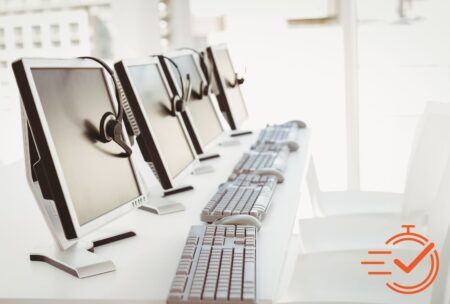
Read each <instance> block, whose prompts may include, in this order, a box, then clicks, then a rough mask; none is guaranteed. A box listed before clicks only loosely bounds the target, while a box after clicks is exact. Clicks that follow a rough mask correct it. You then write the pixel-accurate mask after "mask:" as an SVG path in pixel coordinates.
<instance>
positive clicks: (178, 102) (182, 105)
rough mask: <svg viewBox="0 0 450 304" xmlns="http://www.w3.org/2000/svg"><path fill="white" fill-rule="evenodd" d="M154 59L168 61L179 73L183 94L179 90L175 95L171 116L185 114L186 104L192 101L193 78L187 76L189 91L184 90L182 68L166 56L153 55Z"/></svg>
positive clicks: (172, 101) (172, 100)
mask: <svg viewBox="0 0 450 304" xmlns="http://www.w3.org/2000/svg"><path fill="white" fill-rule="evenodd" d="M152 56H153V57H159V58H161V59H162V60H167V61H168V62H170V64H172V65H173V66H174V67H175V70H176V71H177V74H178V78H179V79H180V86H181V94H180V92H178V91H177V90H175V91H176V92H174V93H173V96H172V98H171V100H170V105H171V114H172V116H176V112H184V111H185V110H186V103H187V102H188V101H189V100H190V99H191V94H192V82H191V76H190V75H189V74H186V80H187V90H186V91H185V89H184V81H183V76H182V74H181V71H180V68H179V67H178V65H177V64H176V63H175V61H173V59H172V58H170V57H167V56H164V55H152Z"/></svg>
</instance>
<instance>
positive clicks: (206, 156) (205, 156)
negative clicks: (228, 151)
mask: <svg viewBox="0 0 450 304" xmlns="http://www.w3.org/2000/svg"><path fill="white" fill-rule="evenodd" d="M218 157H220V154H218V153H202V154H199V155H198V160H199V161H201V162H202V161H205V160H210V159H214V158H218Z"/></svg>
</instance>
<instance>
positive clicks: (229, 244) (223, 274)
mask: <svg viewBox="0 0 450 304" xmlns="http://www.w3.org/2000/svg"><path fill="white" fill-rule="evenodd" d="M256 240H257V235H256V228H255V227H252V226H233V225H204V226H192V227H191V230H190V232H189V236H188V238H187V241H186V245H185V246H184V249H183V253H182V256H181V259H180V262H179V264H178V268H177V271H176V274H175V278H174V279H173V282H172V286H171V288H170V292H169V296H168V298H167V303H169V304H172V303H202V302H205V303H236V304H237V303H256Z"/></svg>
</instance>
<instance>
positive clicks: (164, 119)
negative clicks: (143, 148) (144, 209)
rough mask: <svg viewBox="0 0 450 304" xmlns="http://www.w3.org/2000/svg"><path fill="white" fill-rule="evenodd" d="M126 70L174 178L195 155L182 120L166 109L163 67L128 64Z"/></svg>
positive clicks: (167, 104) (168, 98)
mask: <svg viewBox="0 0 450 304" xmlns="http://www.w3.org/2000/svg"><path fill="white" fill-rule="evenodd" d="M128 71H129V75H130V78H131V79H130V80H131V81H132V83H133V86H134V88H135V90H136V92H135V93H136V94H137V95H138V96H139V100H140V102H141V105H142V107H143V108H144V110H145V114H146V116H147V121H148V123H149V124H150V127H151V130H152V132H153V133H152V135H153V136H154V137H155V138H156V144H157V145H158V148H159V150H160V151H159V153H160V154H161V158H162V159H163V160H164V163H165V165H166V167H167V170H168V171H169V172H168V173H169V175H170V176H171V177H172V178H174V177H176V176H177V175H178V174H179V173H180V172H181V171H183V169H185V168H186V167H187V166H188V165H189V164H191V163H192V162H193V161H194V160H195V155H194V152H193V151H192V150H191V147H190V144H189V139H188V138H187V134H186V133H185V132H184V130H183V126H182V124H181V120H180V119H179V118H178V117H174V116H172V115H171V114H170V112H168V111H167V110H168V109H170V96H169V92H168V89H167V87H166V85H165V83H164V78H163V74H162V70H161V69H159V68H158V65H157V64H145V65H133V66H130V67H128Z"/></svg>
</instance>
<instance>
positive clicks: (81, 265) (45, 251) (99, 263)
mask: <svg viewBox="0 0 450 304" xmlns="http://www.w3.org/2000/svg"><path fill="white" fill-rule="evenodd" d="M135 235H136V234H135V233H134V232H132V231H128V232H125V233H120V234H116V235H109V236H108V237H105V238H101V239H96V240H94V241H91V242H78V243H76V244H75V245H73V246H72V247H70V248H69V249H67V250H61V249H60V248H59V247H58V246H57V245H52V246H48V247H47V248H39V249H38V250H36V251H35V252H32V253H31V254H30V260H31V261H39V262H45V263H48V264H50V265H52V266H54V267H56V268H58V269H60V270H62V271H65V272H67V273H69V274H71V275H73V276H75V277H77V278H79V279H82V278H87V277H91V276H94V275H99V274H102V273H107V272H111V271H115V270H116V267H115V266H114V263H113V262H112V261H111V260H108V259H105V258H103V257H101V256H99V255H96V254H95V253H94V249H95V247H99V246H102V245H106V244H109V243H112V242H117V241H120V240H123V239H126V238H129V237H132V236H135Z"/></svg>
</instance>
